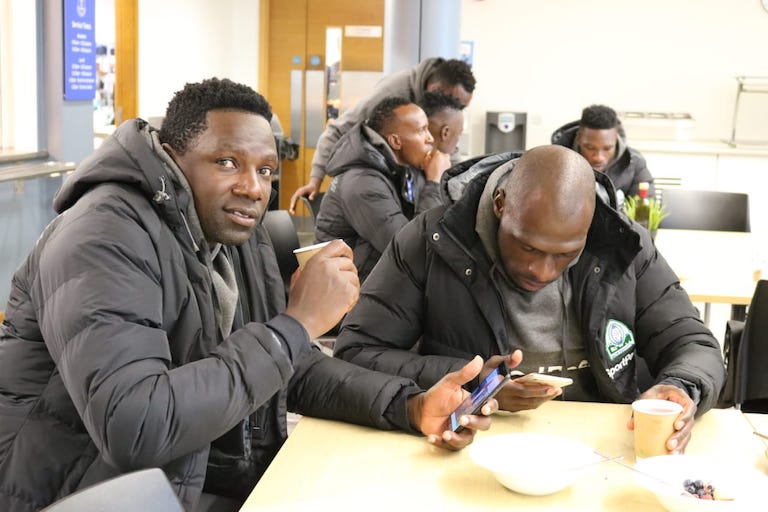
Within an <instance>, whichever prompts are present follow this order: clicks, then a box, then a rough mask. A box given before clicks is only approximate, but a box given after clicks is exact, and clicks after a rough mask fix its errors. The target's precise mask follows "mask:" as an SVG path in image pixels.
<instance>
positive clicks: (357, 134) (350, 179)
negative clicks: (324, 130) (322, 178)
mask: <svg viewBox="0 0 768 512" xmlns="http://www.w3.org/2000/svg"><path fill="white" fill-rule="evenodd" d="M327 171H328V175H329V176H332V177H333V181H331V184H330V185H329V186H328V191H327V192H326V193H325V196H324V197H323V202H322V203H321V205H320V212H319V213H318V215H317V220H316V223H315V238H316V239H317V240H318V241H320V242H324V241H327V240H333V239H336V238H341V239H343V240H344V241H345V242H346V243H347V245H349V246H350V247H352V250H353V251H354V253H355V255H354V259H355V266H356V267H357V271H358V276H359V277H360V282H363V281H364V280H365V278H366V277H367V276H368V274H369V273H370V271H371V269H372V268H373V267H374V265H376V262H377V261H379V257H380V256H381V253H382V252H383V251H384V248H385V247H386V246H387V244H388V243H389V242H390V241H391V240H392V237H394V236H395V233H397V232H398V230H399V229H400V228H401V227H403V226H405V224H407V223H408V221H409V220H410V219H412V218H413V216H414V215H415V214H418V213H420V212H423V211H425V210H427V209H429V208H432V207H433V206H438V205H440V204H442V200H441V198H440V185H439V184H438V183H437V182H432V181H427V180H426V179H425V177H424V173H423V172H422V171H421V170H420V169H414V168H412V167H408V166H404V165H400V164H398V163H397V161H396V160H395V155H394V153H393V152H392V150H391V149H390V148H389V145H387V143H386V141H385V140H384V139H383V138H382V137H381V136H379V134H378V133H376V132H375V131H373V130H371V129H370V128H368V127H367V126H365V125H364V124H363V123H360V124H358V125H357V126H355V127H354V128H353V129H351V130H350V131H348V132H347V133H345V134H344V136H343V137H342V138H341V139H340V140H339V143H338V144H337V145H336V147H335V148H334V152H333V156H332V157H331V160H330V161H329V162H328V168H327ZM409 177H410V178H411V179H412V184H411V190H412V193H413V197H412V198H410V199H409V198H408V196H407V183H406V179H407V178H409Z"/></svg>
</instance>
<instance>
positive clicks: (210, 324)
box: [0, 78, 497, 512]
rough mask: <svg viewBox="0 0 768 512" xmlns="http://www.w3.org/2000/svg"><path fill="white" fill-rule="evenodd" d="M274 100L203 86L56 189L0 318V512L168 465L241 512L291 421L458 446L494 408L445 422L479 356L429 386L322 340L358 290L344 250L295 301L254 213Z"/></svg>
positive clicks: (302, 285) (230, 85)
mask: <svg viewBox="0 0 768 512" xmlns="http://www.w3.org/2000/svg"><path fill="white" fill-rule="evenodd" d="M271 117H272V111H271V107H270V106H269V104H268V103H267V101H266V100H265V99H264V97H262V96H261V95H259V94H258V93H256V92H255V91H253V89H251V88H250V87H248V86H246V85H243V84H237V83H234V82H232V81H230V80H227V79H222V80H220V79H217V78H212V79H208V80H204V81H202V82H200V83H194V84H187V85H186V86H185V87H184V88H183V89H182V90H181V91H179V92H178V93H177V94H176V95H175V96H174V98H173V99H172V100H171V102H170V104H169V106H168V110H167V112H166V116H165V119H164V121H163V125H162V129H161V130H160V131H158V130H156V129H155V128H154V127H152V126H151V125H150V124H149V123H147V122H146V121H143V120H141V119H133V120H130V121H126V122H124V123H122V124H121V125H120V126H119V127H118V128H117V130H116V131H115V133H114V134H113V135H112V136H110V137H109V138H108V139H107V140H105V141H104V144H102V145H101V146H100V147H99V149H97V150H96V151H95V152H94V154H93V155H91V156H90V157H89V158H88V159H86V160H84V161H83V162H82V163H81V164H80V165H79V166H78V168H77V170H76V171H75V172H74V173H73V174H72V176H70V177H68V178H67V181H66V183H65V184H64V185H63V186H62V189H61V190H59V192H58V193H57V195H56V198H55V200H54V207H55V208H56V211H57V212H59V213H60V215H59V216H57V217H56V218H55V219H54V220H53V221H52V222H51V223H50V224H49V226H48V227H47V228H46V230H45V232H44V233H43V234H42V235H41V237H40V239H39V240H38V242H37V244H36V245H35V247H34V248H33V249H32V252H31V253H30V255H29V257H28V258H27V260H26V261H25V263H24V264H23V265H22V266H20V267H19V270H18V271H17V273H16V274H15V276H14V279H13V284H12V288H11V293H10V299H9V302H8V306H7V307H6V309H5V311H6V315H5V320H4V322H3V323H2V324H0V370H1V371H0V397H2V398H0V439H1V440H2V442H0V510H2V511H4V512H5V511H8V512H27V511H29V512H31V511H33V510H40V509H42V508H45V507H47V506H48V505H49V504H50V503H52V502H54V501H55V500H57V499H59V498H62V497H64V496H67V495H69V494H72V493H74V492H76V491H78V490H80V489H82V488H84V487H87V486H90V485H91V484H95V483H98V482H101V481H104V480H106V479H109V478H112V477H115V476H117V475H120V474H123V473H127V472H130V471H133V470H135V469H137V468H146V467H160V468H161V469H162V470H163V471H164V473H165V475H166V476H167V477H168V480H169V481H170V482H171V485H172V487H173V490H174V492H175V493H176V494H177V495H178V497H179V499H180V500H181V502H182V503H183V505H184V508H185V509H186V510H208V511H213V510H215V511H216V512H222V511H227V512H228V511H230V510H231V511H234V510H239V509H240V506H241V505H242V503H243V501H244V499H245V497H246V496H247V495H248V493H249V492H250V491H251V489H252V488H253V486H254V484H255V483H256V481H257V480H258V479H259V478H260V476H261V475H262V474H263V473H264V471H265V470H266V468H267V466H268V465H269V463H270V461H271V460H272V458H273V457H274V456H275V454H276V453H277V451H278V450H279V449H280V446H281V445H282V444H283V442H284V441H285V439H286V437H287V431H286V427H287V425H286V411H287V410H291V411H294V412H297V413H299V414H304V415H311V416H317V417H324V418H331V419H337V420H342V421H348V422H353V423H359V424H362V425H369V426H372V427H377V428H380V429H402V430H406V431H408V432H412V433H414V434H418V433H421V434H424V435H425V436H427V441H428V442H429V443H430V444H432V445H435V446H438V447H442V448H445V449H450V450H457V449H461V448H463V447H464V446H466V445H468V444H469V443H471V442H472V439H473V435H474V432H475V431H476V430H480V429H487V428H488V427H489V426H490V418H488V417H487V416H488V415H489V414H491V413H492V412H494V411H495V410H496V408H497V403H496V401H495V400H493V399H492V400H490V401H489V402H488V403H487V404H486V405H485V406H484V407H483V409H482V411H481V414H477V415H474V414H467V415H464V416H462V417H461V421H462V426H465V427H466V428H465V429H464V430H462V431H461V432H460V433H456V432H454V431H453V430H452V429H451V427H450V421H449V418H450V415H451V413H452V412H453V411H454V410H455V409H456V408H457V407H458V406H459V405H460V404H461V402H462V401H463V400H464V399H465V398H466V397H467V396H468V395H469V393H468V392H467V391H466V390H464V389H462V386H463V385H464V384H465V383H466V382H468V381H469V380H471V379H472V378H474V377H476V376H477V374H478V373H479V372H480V370H481V369H482V367H483V362H482V360H481V359H480V358H473V359H472V361H471V362H469V363H468V364H467V365H463V366H462V369H461V370H460V371H458V372H456V373H452V374H451V375H449V376H447V377H446V378H445V379H442V380H441V381H440V383H439V384H437V385H436V386H434V387H431V388H430V389H428V390H427V391H423V390H422V389H421V388H420V387H419V386H417V385H416V384H415V383H414V382H413V381H412V380H410V379H406V378H401V377H395V376H392V375H388V374H385V373H379V372H375V371H371V370H368V369H364V368H360V367H359V366H355V365H352V364H349V363H347V362H344V361H341V360H338V359H334V358H331V357H328V356H327V355H325V354H323V353H322V352H321V351H320V350H319V348H318V347H317V346H316V345H314V344H312V343H311V341H310V340H311V339H314V338H315V337H317V336H319V335H321V334H322V333H323V332H325V331H327V330H328V329H329V328H330V327H332V326H333V325H335V324H336V323H337V322H338V321H339V319H340V318H341V317H342V315H344V314H345V313H346V312H347V311H348V310H349V308H350V307H352V305H353V304H354V303H355V301H356V300H357V297H358V292H359V282H358V277H357V271H356V269H355V266H354V265H353V263H352V259H351V258H352V251H351V250H350V248H349V247H348V246H347V245H346V244H344V242H342V241H340V240H337V241H333V242H331V243H330V244H328V246H327V247H324V248H323V249H322V250H321V251H320V252H319V253H318V254H316V255H315V256H314V257H313V258H311V259H310V260H309V261H308V262H307V264H306V266H305V267H304V268H303V269H302V270H301V271H300V272H297V273H296V274H295V277H294V279H293V282H292V283H291V289H290V292H289V296H288V300H287V304H286V299H285V291H284V289H283V286H284V285H283V280H282V279H281V277H280V272H279V269H278V266H277V261H276V258H275V254H274V249H273V247H272V245H271V242H270V240H269V236H268V233H267V231H266V229H265V227H264V226H263V224H262V222H261V220H262V216H263V214H264V211H265V210H266V209H267V202H268V200H269V197H270V190H271V178H272V175H273V173H274V172H275V170H276V169H277V165H278V162H279V159H278V153H277V150H276V147H275V139H274V135H273V133H272V129H271V127H270V119H271Z"/></svg>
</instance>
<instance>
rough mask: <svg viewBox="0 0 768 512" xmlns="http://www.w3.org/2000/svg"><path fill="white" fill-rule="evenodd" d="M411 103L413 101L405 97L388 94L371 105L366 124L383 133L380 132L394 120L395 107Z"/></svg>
mask: <svg viewBox="0 0 768 512" xmlns="http://www.w3.org/2000/svg"><path fill="white" fill-rule="evenodd" d="M411 103H413V102H412V101H411V100H409V99H406V98H401V97H399V96H388V97H386V98H384V99H383V100H381V101H380V102H379V103H377V104H376V106H375V107H373V110H372V111H371V115H370V116H368V120H367V121H366V124H367V125H368V127H369V128H370V129H371V130H373V131H375V132H376V133H378V134H380V135H383V134H382V133H381V132H382V130H383V129H384V127H385V126H387V125H388V124H389V123H391V122H392V121H394V120H395V117H396V116H395V109H396V108H397V107H402V106H403V105H410V104H411Z"/></svg>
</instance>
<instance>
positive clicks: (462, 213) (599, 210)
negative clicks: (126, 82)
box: [335, 154, 725, 414]
mask: <svg viewBox="0 0 768 512" xmlns="http://www.w3.org/2000/svg"><path fill="white" fill-rule="evenodd" d="M513 156H516V155H511V154H503V155H495V156H492V157H489V158H487V159H484V160H482V161H480V162H479V163H475V164H474V165H471V164H472V163H473V162H468V163H467V165H471V167H469V169H467V165H465V164H460V165H459V166H457V167H454V168H452V169H450V170H449V171H446V174H444V175H443V183H444V184H445V189H444V191H447V190H448V189H449V188H451V181H453V180H455V179H456V178H457V177H459V178H461V177H462V175H463V174H465V173H467V174H470V173H472V174H476V176H475V177H474V178H473V179H471V180H470V181H469V183H468V184H467V185H466V188H465V189H464V192H463V194H462V195H461V197H460V198H459V199H458V200H457V201H456V202H455V203H454V204H452V205H451V206H444V207H441V208H435V209H433V210H430V211H429V212H426V213H425V214H424V215H421V216H419V217H417V218H416V219H414V220H413V221H411V222H410V223H409V224H408V225H406V226H405V227H404V228H403V229H402V230H401V231H400V232H399V233H398V234H397V236H395V239H394V240H393V242H392V244H391V245H390V246H389V248H387V251H386V252H385V253H384V254H383V255H382V258H381V260H379V264H378V265H377V266H376V268H375V269H374V271H373V272H372V273H371V275H370V276H368V281H366V283H365V285H364V286H363V287H362V289H361V294H360V300H359V301H358V303H357V305H356V306H355V307H354V308H353V310H352V311H351V312H350V313H349V314H348V315H347V317H346V318H345V321H344V326H343V328H342V331H341V333H340V334H339V337H338V338H337V341H336V347H335V349H336V352H335V356H336V357H340V358H343V359H345V360H348V361H351V362H354V363H356V364H359V365H361V366H365V367H368V368H372V369H376V370H379V371H385V372H390V373H393V374H396V375H402V376H408V377H411V378H413V379H415V380H416V381H417V382H418V383H419V384H420V385H422V386H426V385H429V384H430V383H433V382H435V381H437V380H438V379H439V378H440V377H442V376H443V375H445V374H446V373H448V372H450V371H453V370H455V369H456V368H458V367H460V366H461V365H462V364H465V363H466V361H467V360H468V359H471V358H472V357H473V356H474V355H475V354H479V355H481V356H482V357H483V358H488V357H490V356H492V355H496V354H507V353H509V352H511V351H512V350H514V349H515V348H516V347H514V346H510V343H509V341H508V339H509V337H508V335H507V327H506V325H505V321H504V315H505V313H504V305H503V302H502V299H501V297H500V296H499V294H498V292H497V288H496V287H495V286H494V284H493V282H492V281H491V279H490V278H489V270H490V267H491V260H490V258H489V257H488V256H487V254H486V252H485V249H484V248H483V244H482V242H481V240H480V237H479V236H478V234H477V232H476V231H475V221H476V216H477V208H478V202H479V199H480V195H481V194H482V192H483V188H484V186H485V183H486V181H487V179H488V176H489V175H490V174H491V172H492V171H493V169H495V168H496V167H498V166H499V165H501V164H502V163H504V162H506V161H507V160H509V159H510V158H511V157H513ZM513 172H514V171H513ZM595 178H596V179H597V180H598V182H600V183H601V184H602V185H603V186H604V187H606V188H607V189H608V190H609V192H611V193H612V188H611V184H610V182H609V181H608V180H607V179H606V178H605V176H604V175H602V174H600V173H595ZM611 195H612V194H611ZM444 196H446V197H448V196H449V194H448V193H446V194H444ZM569 272H570V276H569V277H570V282H571V283H572V286H573V298H574V300H575V301H576V304H575V306H576V315H577V318H578V319H579V325H580V328H581V330H582V337H583V340H584V343H585V345H586V350H587V357H588V361H589V363H590V366H591V369H592V372H593V374H594V377H595V380H596V382H597V385H598V389H599V392H600V394H601V395H602V399H604V401H609V402H618V403H628V402H631V401H632V400H634V399H635V398H636V397H637V396H638V394H639V391H638V385H637V376H636V369H635V368H636V355H637V354H639V355H641V356H642V357H643V358H644V359H645V360H646V361H647V362H648V364H649V367H650V369H651V371H652V373H653V374H654V375H655V376H656V381H657V382H660V381H662V380H665V379H667V378H672V379H682V380H683V381H686V382H688V383H692V384H693V385H694V387H695V389H692V390H689V392H690V393H691V395H693V396H694V397H695V396H696V395H698V394H699V393H700V403H699V405H698V414H703V413H704V412H705V411H707V410H708V409H710V408H711V407H712V406H713V405H714V404H715V401H716V400H717V397H718V394H719V392H720V388H721V387H722V385H723V382H724V379H725V371H724V365H723V359H722V356H721V353H720V348H719V346H718V343H717V341H716V340H715V338H714V337H713V336H712V334H711V333H710V331H709V330H708V329H707V328H706V327H705V326H704V325H703V324H702V322H701V320H700V319H699V317H698V314H697V312H696V310H695V308H694V307H693V305H692V304H691V302H690V300H689V299H688V296H687V294H686V292H685V291H684V290H683V289H682V288H681V287H680V284H679V282H678V278H677V276H676V275H675V273H674V272H673V271H672V270H671V269H670V268H669V265H668V264H667V262H666V261H665V260H664V258H663V257H662V256H661V254H659V253H658V252H657V251H656V248H655V246H654V245H653V243H652V241H651V238H650V235H649V233H648V231H647V230H645V229H643V228H641V227H640V226H639V225H637V224H635V223H631V221H629V220H628V219H627V218H626V217H625V216H623V215H621V214H619V213H617V211H616V210H614V209H613V208H611V207H610V206H608V205H606V204H605V203H603V202H602V201H600V200H598V201H597V207H596V211H595V215H594V219H593V221H592V226H591V228H590V230H589V234H588V237H587V244H586V247H585V249H584V251H583V253H582V254H581V256H580V258H579V260H578V262H577V263H576V264H575V265H574V266H572V267H571V268H570V270H569ZM617 322H619V323H621V324H623V325H624V326H625V327H626V328H628V330H629V331H630V332H631V334H632V336H631V337H630V338H627V337H626V336H623V337H621V338H620V339H616V338H615V337H613V336H612V334H613V333H614V332H615V331H612V327H611V326H617V325H618V324H617ZM624 334H626V331H624ZM417 342H418V348H417V349H414V347H416V345H417Z"/></svg>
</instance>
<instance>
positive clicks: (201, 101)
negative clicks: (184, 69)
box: [158, 78, 272, 153]
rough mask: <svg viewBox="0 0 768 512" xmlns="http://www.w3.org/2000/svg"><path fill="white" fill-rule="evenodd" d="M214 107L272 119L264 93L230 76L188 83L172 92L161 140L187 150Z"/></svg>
mask: <svg viewBox="0 0 768 512" xmlns="http://www.w3.org/2000/svg"><path fill="white" fill-rule="evenodd" d="M211 110H239V111H242V112H251V113H253V114H256V115H259V116H261V117H263V118H264V119H266V120H267V121H271V120H272V107H271V106H270V105H269V103H268V102H267V100H266V99H265V98H264V96H262V95H261V94H259V93H257V92H256V91H254V90H253V89H251V88H250V87H248V86H247V85H243V84H238V83H236V82H233V81H232V80H229V79H228V78H224V79H218V78H209V79H207V80H203V81H202V82H199V83H187V84H186V85H184V88H183V89H182V90H180V91H178V92H177V93H176V94H174V95H173V99H171V101H170V102H169V103H168V108H167V109H166V111H165V119H164V120H163V126H162V128H161V129H160V133H159V135H158V136H159V137H160V142H163V143H166V144H169V145H170V146H171V147H172V148H173V149H175V150H176V151H178V152H179V153H184V152H185V151H186V150H187V147H188V146H189V143H190V142H191V141H192V140H194V139H195V138H196V137H197V136H198V135H200V134H201V133H202V132H204V131H205V129H206V128H207V124H206V115H207V114H208V112H210V111H211Z"/></svg>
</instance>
